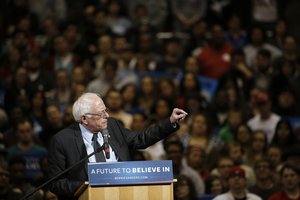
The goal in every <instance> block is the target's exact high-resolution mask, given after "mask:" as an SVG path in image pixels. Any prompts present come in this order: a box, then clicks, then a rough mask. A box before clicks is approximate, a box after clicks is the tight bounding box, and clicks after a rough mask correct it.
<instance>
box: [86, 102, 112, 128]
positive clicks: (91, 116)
mask: <svg viewBox="0 0 300 200" xmlns="http://www.w3.org/2000/svg"><path fill="white" fill-rule="evenodd" d="M93 98H94V99H93V102H94V105H93V106H92V108H91V111H90V113H86V114H85V115H83V116H82V117H81V121H82V124H83V125H84V126H85V127H86V128H87V129H88V130H89V131H91V132H92V133H97V132H99V131H101V130H102V129H105V128H107V118H108V117H109V115H108V113H107V108H106V106H105V104H104V102H103V101H102V99H100V98H99V97H98V96H96V97H93Z"/></svg>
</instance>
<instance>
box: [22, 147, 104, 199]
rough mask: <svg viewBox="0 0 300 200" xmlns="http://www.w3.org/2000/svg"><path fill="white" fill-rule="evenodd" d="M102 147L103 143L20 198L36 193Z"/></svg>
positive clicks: (26, 197)
mask: <svg viewBox="0 0 300 200" xmlns="http://www.w3.org/2000/svg"><path fill="white" fill-rule="evenodd" d="M103 149H104V145H103V146H102V147H99V148H98V149H96V151H94V152H92V153H90V154H89V155H87V156H86V157H84V158H82V159H81V160H79V161H77V162H76V163H74V164H73V165H71V166H70V167H68V168H67V169H65V170H64V171H62V172H60V173H58V174H57V175H55V176H53V177H52V178H50V179H49V180H48V181H46V182H45V183H43V184H42V185H40V186H38V187H37V188H35V189H34V190H33V191H32V192H30V193H28V194H26V195H25V196H24V197H22V198H21V200H25V199H28V198H29V197H30V196H31V195H33V194H34V193H36V192H37V191H38V190H40V189H42V188H43V187H45V186H46V185H48V184H49V183H51V182H52V181H54V180H55V179H57V178H58V177H60V176H61V175H63V174H65V173H67V172H68V171H70V170H71V169H73V168H74V167H76V166H77V165H79V164H80V163H82V162H84V161H85V160H87V159H89V157H91V156H93V155H95V154H96V153H99V152H101V151H102V150H103Z"/></svg>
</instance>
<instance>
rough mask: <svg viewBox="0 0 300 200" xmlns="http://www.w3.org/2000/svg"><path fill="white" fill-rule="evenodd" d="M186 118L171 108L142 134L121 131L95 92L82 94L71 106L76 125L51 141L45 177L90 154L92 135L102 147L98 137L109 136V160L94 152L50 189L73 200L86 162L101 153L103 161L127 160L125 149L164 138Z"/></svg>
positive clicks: (128, 156)
mask: <svg viewBox="0 0 300 200" xmlns="http://www.w3.org/2000/svg"><path fill="white" fill-rule="evenodd" d="M186 115H187V113H186V112H185V111H184V110H181V109H178V108H174V109H173V112H172V114H171V116H170V118H169V119H165V120H163V121H161V122H159V123H157V124H154V125H152V126H150V127H148V128H146V129H145V130H143V131H130V130H128V129H125V128H124V127H123V125H122V124H121V123H120V121H118V120H116V119H113V118H109V115H108V113H107V108H106V106H105V104H104V102H103V100H102V98H101V97H99V96H98V95H97V94H95V93H84V94H83V95H82V96H80V97H79V98H78V99H77V100H76V101H75V103H74V104H73V116H74V119H75V120H76V122H77V123H75V124H72V125H71V126H69V127H68V128H65V129H63V130H61V131H60V132H58V133H57V134H56V135H55V136H53V138H52V140H51V143H50V149H49V175H50V177H54V176H55V175H57V174H58V173H60V172H62V171H63V170H65V169H67V168H68V167H70V166H72V165H74V163H76V162H78V161H79V160H81V159H83V158H85V157H86V156H87V155H88V154H90V153H92V152H94V148H93V145H94V141H95V140H94V141H93V140H92V139H93V138H94V137H93V136H94V135H97V136H98V138H97V139H96V140H97V141H98V143H99V144H100V145H102V144H103V138H102V134H103V132H104V131H106V130H107V131H108V132H109V134H110V138H109V152H110V158H106V159H105V158H104V155H103V152H102V151H101V152H99V153H96V154H95V156H91V157H90V158H89V159H88V160H87V161H86V162H83V163H81V164H79V165H78V166H76V167H74V168H73V169H72V170H70V171H69V172H68V173H66V174H64V175H62V176H60V177H59V178H58V179H56V180H55V181H53V182H52V183H51V185H50V190H51V191H52V192H53V193H55V194H56V195H58V197H59V199H74V196H73V195H74V192H75V191H76V189H77V188H78V187H79V186H80V185H82V184H83V183H84V181H87V180H88V176H87V162H95V161H96V160H97V156H99V155H101V154H102V161H104V162H114V161H127V160H130V154H129V149H143V148H146V147H148V146H150V145H152V144H154V143H156V142H158V141H159V140H161V139H163V138H165V137H167V136H168V135H170V134H171V133H173V132H174V131H176V130H178V129H179V125H178V121H179V120H182V119H184V118H185V117H186ZM101 133H102V134H101ZM97 154H98V155H97Z"/></svg>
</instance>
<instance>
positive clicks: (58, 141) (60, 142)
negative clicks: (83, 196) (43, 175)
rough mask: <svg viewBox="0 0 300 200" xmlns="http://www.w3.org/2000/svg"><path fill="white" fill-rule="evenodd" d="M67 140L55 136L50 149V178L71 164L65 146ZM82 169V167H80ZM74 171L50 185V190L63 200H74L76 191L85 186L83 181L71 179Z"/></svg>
mask: <svg viewBox="0 0 300 200" xmlns="http://www.w3.org/2000/svg"><path fill="white" fill-rule="evenodd" d="M64 140H66V138H63V137H60V135H59V134H57V135H55V136H54V137H53V138H52V140H51V143H50V149H49V177H50V178H52V177H54V176H56V175H57V174H59V173H61V172H62V171H63V170H65V169H66V168H67V167H69V166H70V164H69V156H68V155H69V152H68V151H67V149H66V148H68V146H66V145H65V144H64ZM78 167H82V166H78ZM78 167H77V169H78ZM75 168H76V167H75ZM75 170H76V169H74V171H72V170H71V171H70V172H69V173H67V174H63V175H61V176H60V177H58V178H57V179H55V180H54V181H53V182H52V183H50V190H51V191H52V192H53V193H55V194H56V195H58V196H59V198H61V199H73V198H74V193H75V191H76V189H77V188H78V187H79V186H80V185H82V184H83V181H78V180H75V179H74V180H72V179H70V174H72V173H73V174H74V172H75Z"/></svg>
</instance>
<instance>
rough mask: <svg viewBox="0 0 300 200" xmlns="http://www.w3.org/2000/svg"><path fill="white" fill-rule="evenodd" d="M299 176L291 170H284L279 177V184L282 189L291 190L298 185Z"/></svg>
mask: <svg viewBox="0 0 300 200" xmlns="http://www.w3.org/2000/svg"><path fill="white" fill-rule="evenodd" d="M299 181H300V178H299V175H298V174H297V173H296V172H295V171H294V170H292V169H289V168H286V169H285V170H284V171H283V173H282V176H281V183H282V186H283V188H284V189H287V190H292V189H295V188H297V187H298V185H299Z"/></svg>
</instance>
